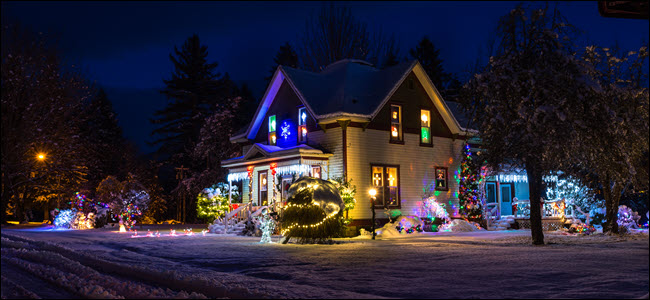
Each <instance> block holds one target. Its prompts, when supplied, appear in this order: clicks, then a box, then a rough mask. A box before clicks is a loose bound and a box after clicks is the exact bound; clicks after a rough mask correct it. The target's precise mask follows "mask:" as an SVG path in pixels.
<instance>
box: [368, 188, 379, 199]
mask: <svg viewBox="0 0 650 300" xmlns="http://www.w3.org/2000/svg"><path fill="white" fill-rule="evenodd" d="M368 194H370V197H373V198H374V197H375V196H376V195H377V190H375V189H370V191H368Z"/></svg>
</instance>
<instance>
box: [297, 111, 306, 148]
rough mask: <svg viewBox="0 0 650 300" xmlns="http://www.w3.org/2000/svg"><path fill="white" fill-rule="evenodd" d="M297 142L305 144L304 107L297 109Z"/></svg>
mask: <svg viewBox="0 0 650 300" xmlns="http://www.w3.org/2000/svg"><path fill="white" fill-rule="evenodd" d="M298 142H299V143H306V142H307V109H305V108H304V107H301V108H299V109H298Z"/></svg>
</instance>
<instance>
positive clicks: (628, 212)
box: [617, 205, 641, 231]
mask: <svg viewBox="0 0 650 300" xmlns="http://www.w3.org/2000/svg"><path fill="white" fill-rule="evenodd" d="M640 219H641V216H639V213H637V212H635V211H632V209H631V208H629V207H627V206H625V205H621V206H619V207H618V220H617V223H618V226H619V229H622V228H626V229H627V231H629V229H631V228H634V229H637V228H639V225H638V222H639V220H640Z"/></svg>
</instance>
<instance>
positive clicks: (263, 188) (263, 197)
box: [257, 171, 269, 205]
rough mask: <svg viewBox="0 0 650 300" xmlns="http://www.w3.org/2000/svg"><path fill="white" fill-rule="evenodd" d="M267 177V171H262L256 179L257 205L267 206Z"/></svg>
mask: <svg viewBox="0 0 650 300" xmlns="http://www.w3.org/2000/svg"><path fill="white" fill-rule="evenodd" d="M267 176H268V173H267V171H262V172H259V173H258V178H259V191H260V194H259V196H260V197H259V199H257V203H258V205H267V204H268V203H269V199H268V198H269V191H268V187H269V185H268V181H267Z"/></svg>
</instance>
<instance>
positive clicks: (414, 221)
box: [394, 216, 424, 233]
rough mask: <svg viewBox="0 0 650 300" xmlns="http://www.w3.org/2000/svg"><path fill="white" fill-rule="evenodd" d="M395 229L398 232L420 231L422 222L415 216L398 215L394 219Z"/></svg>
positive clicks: (422, 225)
mask: <svg viewBox="0 0 650 300" xmlns="http://www.w3.org/2000/svg"><path fill="white" fill-rule="evenodd" d="M394 224H395V229H397V231H398V232H400V233H402V231H404V232H405V233H413V232H422V231H423V228H424V222H422V220H420V218H418V217H416V216H399V217H397V219H396V220H395V223H394Z"/></svg>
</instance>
